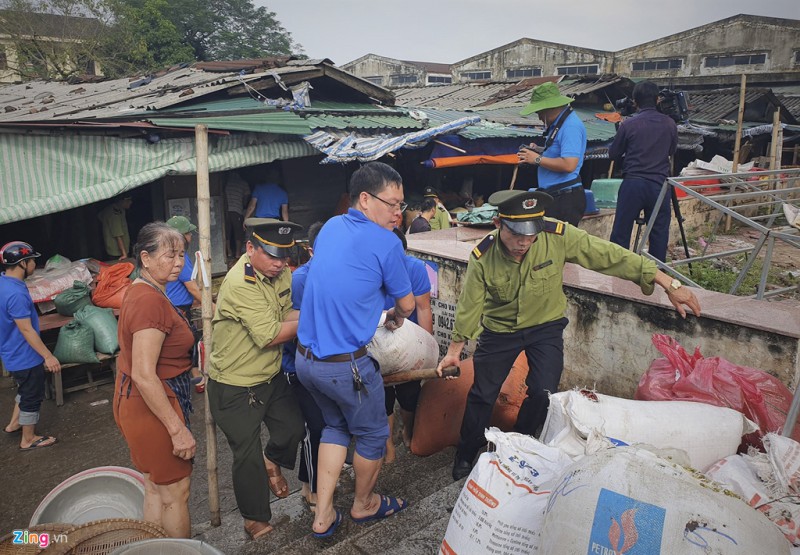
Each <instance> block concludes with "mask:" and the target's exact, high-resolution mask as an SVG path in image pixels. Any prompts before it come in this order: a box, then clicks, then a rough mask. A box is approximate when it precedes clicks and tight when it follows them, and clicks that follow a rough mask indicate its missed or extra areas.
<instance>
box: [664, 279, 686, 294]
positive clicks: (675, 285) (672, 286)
mask: <svg viewBox="0 0 800 555" xmlns="http://www.w3.org/2000/svg"><path fill="white" fill-rule="evenodd" d="M681 287H683V284H682V283H681V282H680V280H679V279H673V280H672V281H670V282H669V288H668V289H667V292H670V291H677V290H678V289H680V288H681Z"/></svg>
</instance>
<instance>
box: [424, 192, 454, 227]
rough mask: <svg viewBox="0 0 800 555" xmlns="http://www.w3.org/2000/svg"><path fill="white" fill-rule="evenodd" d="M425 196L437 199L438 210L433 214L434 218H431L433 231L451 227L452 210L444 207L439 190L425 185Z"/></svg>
mask: <svg viewBox="0 0 800 555" xmlns="http://www.w3.org/2000/svg"><path fill="white" fill-rule="evenodd" d="M423 196H424V197H425V198H432V199H433V200H434V201H436V212H435V213H434V214H433V218H431V220H430V223H431V231H436V230H437V229H450V212H448V211H447V208H445V207H444V204H442V201H441V200H439V192H438V191H437V190H436V189H434V188H433V187H425V192H424V194H423Z"/></svg>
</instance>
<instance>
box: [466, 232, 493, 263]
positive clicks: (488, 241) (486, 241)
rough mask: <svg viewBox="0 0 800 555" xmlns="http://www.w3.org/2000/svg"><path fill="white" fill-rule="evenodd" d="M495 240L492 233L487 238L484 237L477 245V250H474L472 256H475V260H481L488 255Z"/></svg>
mask: <svg viewBox="0 0 800 555" xmlns="http://www.w3.org/2000/svg"><path fill="white" fill-rule="evenodd" d="M494 239H495V236H494V235H493V234H491V233H490V234H489V235H487V236H486V237H484V238H483V239H481V242H480V243H478V244H477V245H475V248H474V249H472V256H474V257H475V258H480V257H481V256H483V255H484V254H485V253H486V251H488V250H489V248H490V247H491V246H492V245H493V244H494Z"/></svg>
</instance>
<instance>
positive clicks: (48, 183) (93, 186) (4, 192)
mask: <svg viewBox="0 0 800 555" xmlns="http://www.w3.org/2000/svg"><path fill="white" fill-rule="evenodd" d="M318 154H319V153H318V152H317V151H316V150H315V149H314V148H313V147H311V146H310V145H309V144H307V143H306V142H305V141H303V140H301V139H299V138H298V139H296V140H291V139H286V140H277V141H276V140H275V137H274V135H273V136H271V139H270V137H266V138H265V136H264V135H257V134H243V135H236V136H225V137H219V138H217V139H216V140H214V141H211V142H210V144H209V155H208V167H209V171H211V172H217V171H225V170H231V169H236V168H241V167H245V166H251V165H255V164H264V163H268V162H273V161H275V160H286V159H289V158H300V157H303V156H314V155H318ZM0 167H2V168H3V178H2V181H1V182H0V224H5V223H9V222H15V221H20V220H27V219H28V218H34V217H36V216H43V215H45V214H52V213H54V212H61V211H63V210H68V209H70V208H75V207H78V206H83V205H86V204H91V203H94V202H98V201H101V200H105V199H108V198H111V197H113V196H115V195H118V194H119V193H122V192H124V191H128V190H130V189H133V188H135V187H139V186H141V185H145V184H147V183H151V182H153V181H155V180H157V179H159V178H161V177H163V176H165V175H167V174H173V175H174V174H177V175H193V174H195V173H196V167H197V159H196V155H195V145H194V140H193V138H181V139H164V140H161V141H159V142H157V143H155V144H151V143H149V142H147V141H145V140H144V139H138V138H137V139H122V138H118V137H104V136H46V135H32V134H29V135H22V134H0Z"/></svg>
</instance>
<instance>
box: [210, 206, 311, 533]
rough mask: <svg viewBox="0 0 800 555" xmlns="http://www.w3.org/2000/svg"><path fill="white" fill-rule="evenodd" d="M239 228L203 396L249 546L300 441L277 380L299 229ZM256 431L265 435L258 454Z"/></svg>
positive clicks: (284, 489) (292, 325)
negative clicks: (241, 242)
mask: <svg viewBox="0 0 800 555" xmlns="http://www.w3.org/2000/svg"><path fill="white" fill-rule="evenodd" d="M244 224H245V226H246V228H247V231H248V234H247V235H248V239H247V242H246V244H245V248H246V252H245V254H243V255H242V257H241V258H240V259H239V261H238V262H237V263H236V264H235V265H234V266H233V267H232V268H231V269H230V270H229V271H228V274H227V275H226V276H225V279H224V280H223V282H222V286H221V287H220V290H219V295H218V296H217V307H216V310H215V311H214V318H213V320H212V322H211V323H212V325H213V332H214V333H213V337H214V340H213V343H212V348H211V356H210V359H209V372H208V374H209V376H208V386H207V392H206V393H207V395H208V404H209V408H210V409H211V414H212V416H213V417H214V421H215V422H216V424H217V426H219V428H220V430H222V433H223V434H225V437H226V438H227V440H228V445H230V447H231V451H232V452H233V467H232V474H233V493H234V495H235V496H236V504H237V506H238V507H239V512H240V513H241V514H242V517H243V518H244V530H245V533H246V534H247V535H248V536H249V537H250V538H251V539H254V540H255V539H258V538H260V537H262V536H264V535H266V534H268V533H269V532H271V531H272V525H271V524H270V519H271V518H272V511H271V508H270V499H269V497H270V496H269V491H270V490H271V491H272V493H273V494H274V495H275V496H276V497H279V498H284V497H287V496H288V495H289V485H288V483H287V481H286V478H285V477H284V476H283V474H282V472H281V468H287V469H293V468H294V465H295V461H296V459H297V446H298V444H299V443H300V440H301V439H302V438H303V433H304V429H303V415H302V414H301V412H300V407H299V405H298V404H297V399H296V398H295V396H294V394H293V393H292V391H291V389H290V388H289V384H288V383H287V382H286V380H285V379H284V376H283V373H282V372H281V354H282V353H283V348H282V345H283V343H285V342H287V341H291V340H292V339H294V337H295V335H296V334H297V318H298V314H297V311H296V310H292V308H291V298H292V297H291V283H292V276H291V271H290V270H289V268H288V267H287V260H288V256H289V254H290V249H291V247H293V246H294V234H295V233H296V232H297V231H298V230H300V229H302V227H301V226H299V225H297V224H294V223H291V222H281V221H278V220H273V219H260V218H250V219H247V220H245V221H244ZM262 424H263V425H265V426H266V427H267V430H268V431H269V440H268V441H267V445H266V447H265V448H264V449H263V451H262V443H261V427H262ZM265 466H266V468H265Z"/></svg>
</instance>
